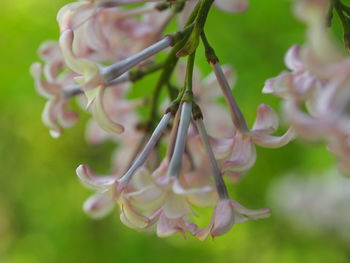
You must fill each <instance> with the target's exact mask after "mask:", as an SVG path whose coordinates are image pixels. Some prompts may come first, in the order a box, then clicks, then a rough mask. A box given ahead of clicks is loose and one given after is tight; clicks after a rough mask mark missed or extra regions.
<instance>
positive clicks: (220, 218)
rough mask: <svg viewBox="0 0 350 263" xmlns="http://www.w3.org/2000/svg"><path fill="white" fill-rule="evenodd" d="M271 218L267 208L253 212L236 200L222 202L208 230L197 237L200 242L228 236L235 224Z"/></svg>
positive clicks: (198, 232)
mask: <svg viewBox="0 0 350 263" xmlns="http://www.w3.org/2000/svg"><path fill="white" fill-rule="evenodd" d="M269 216H270V210H269V209H267V208H263V209H258V210H251V209H247V208H245V207H243V206H242V205H240V204H239V203H238V202H236V201H235V200H229V199H225V200H221V201H220V202H219V203H218V204H217V205H216V207H215V210H214V213H213V217H212V220H211V222H210V224H209V225H208V226H207V227H206V228H204V229H202V230H200V231H197V232H196V236H197V237H198V239H199V240H205V239H206V238H207V237H208V236H209V235H211V236H212V237H213V238H214V237H216V236H221V235H223V234H226V233H227V232H228V231H230V230H231V228H232V227H233V225H234V224H240V223H243V222H245V221H247V220H249V219H253V220H257V219H262V218H267V217H269Z"/></svg>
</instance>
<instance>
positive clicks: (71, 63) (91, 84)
mask: <svg viewBox="0 0 350 263" xmlns="http://www.w3.org/2000/svg"><path fill="white" fill-rule="evenodd" d="M73 39H74V34H73V31H71V30H66V31H64V32H62V33H61V36H60V41H59V43H60V47H61V49H62V53H63V56H64V58H65V62H66V64H67V66H68V67H69V68H70V69H71V70H73V71H75V72H76V73H78V74H81V75H82V76H79V77H76V78H75V80H76V82H78V83H79V84H80V85H82V86H84V87H86V89H91V88H95V87H96V86H98V85H99V84H103V83H104V80H103V77H102V76H101V74H100V69H99V67H98V65H97V64H95V63H94V62H92V61H90V60H87V59H81V58H76V57H75V55H74V53H73Z"/></svg>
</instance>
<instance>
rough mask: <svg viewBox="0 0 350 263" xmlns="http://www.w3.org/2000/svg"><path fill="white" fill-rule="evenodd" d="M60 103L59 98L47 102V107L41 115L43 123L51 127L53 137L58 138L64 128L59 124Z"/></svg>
mask: <svg viewBox="0 0 350 263" xmlns="http://www.w3.org/2000/svg"><path fill="white" fill-rule="evenodd" d="M58 104H59V99H53V100H49V101H48V102H47V103H46V104H45V108H44V111H43V113H42V116H41V118H42V121H43V123H44V124H45V125H46V126H47V127H48V128H49V129H50V135H51V136H52V137H53V138H58V137H60V136H61V134H62V128H61V127H60V126H59V125H58V124H57V111H58Z"/></svg>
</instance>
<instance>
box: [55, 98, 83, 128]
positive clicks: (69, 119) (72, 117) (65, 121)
mask: <svg viewBox="0 0 350 263" xmlns="http://www.w3.org/2000/svg"><path fill="white" fill-rule="evenodd" d="M67 104H68V101H67V100H63V101H60V103H59V105H58V116H57V117H58V120H59V122H60V124H61V125H62V126H63V127H64V128H69V127H72V125H74V124H75V123H76V121H77V119H78V117H79V115H78V114H77V113H75V112H73V111H71V110H68V109H67V108H66V107H67Z"/></svg>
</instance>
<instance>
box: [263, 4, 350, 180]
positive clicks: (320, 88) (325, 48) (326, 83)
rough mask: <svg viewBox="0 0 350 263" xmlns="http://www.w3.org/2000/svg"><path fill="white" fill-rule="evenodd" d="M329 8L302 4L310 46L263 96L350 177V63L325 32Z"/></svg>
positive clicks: (289, 58) (294, 53) (293, 52)
mask: <svg viewBox="0 0 350 263" xmlns="http://www.w3.org/2000/svg"><path fill="white" fill-rule="evenodd" d="M327 6H328V1H323V0H318V1H311V0H300V1H298V2H297V5H296V13H297V15H298V16H299V17H300V18H301V19H302V20H303V21H305V22H306V24H307V36H308V41H307V44H306V45H305V46H302V47H300V46H293V47H292V48H291V49H290V50H289V51H288V53H287V55H286V58H285V62H286V64H287V66H288V67H289V68H290V70H291V72H282V73H281V74H280V75H279V76H278V77H276V78H273V79H270V80H268V81H267V82H266V85H265V88H264V90H263V91H264V92H265V93H273V94H275V95H276V96H279V97H281V98H283V99H284V109H285V115H286V117H287V119H288V120H289V121H290V123H291V126H292V128H293V129H294V131H295V132H296V133H297V134H298V135H299V136H302V137H304V138H307V139H312V140H315V139H323V140H326V141H327V143H328V144H329V145H328V148H329V150H330V151H331V152H332V153H333V154H334V155H335V156H336V157H337V158H338V159H339V168H340V169H341V170H342V171H344V172H346V173H349V172H350V167H349V165H348V162H347V159H348V157H349V153H350V151H349V150H350V147H349V143H348V141H349V135H348V132H347V131H348V127H349V118H348V110H347V108H348V105H349V99H350V97H349V96H350V93H349V92H348V89H347V87H348V85H349V78H348V75H349V72H350V60H349V58H348V57H346V56H344V55H343V54H341V52H339V50H338V48H337V46H336V44H335V43H334V41H333V39H332V38H331V37H330V36H329V35H328V33H327V31H326V28H325V23H324V21H325V19H326V13H325V9H326V7H327Z"/></svg>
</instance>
